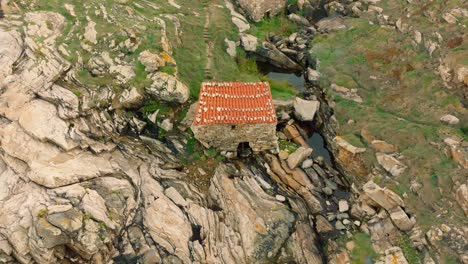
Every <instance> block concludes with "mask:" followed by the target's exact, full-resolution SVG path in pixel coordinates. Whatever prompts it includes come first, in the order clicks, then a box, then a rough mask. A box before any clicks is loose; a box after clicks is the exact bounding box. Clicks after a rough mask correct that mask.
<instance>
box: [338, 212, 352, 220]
mask: <svg viewBox="0 0 468 264" xmlns="http://www.w3.org/2000/svg"><path fill="white" fill-rule="evenodd" d="M336 217H337V218H338V219H346V218H349V215H348V214H347V213H341V214H337V215H336Z"/></svg>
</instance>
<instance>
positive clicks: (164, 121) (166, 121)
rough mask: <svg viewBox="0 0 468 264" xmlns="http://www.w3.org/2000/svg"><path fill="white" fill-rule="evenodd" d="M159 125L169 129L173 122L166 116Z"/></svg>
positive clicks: (172, 126)
mask: <svg viewBox="0 0 468 264" xmlns="http://www.w3.org/2000/svg"><path fill="white" fill-rule="evenodd" d="M159 127H161V129H163V130H164V131H171V130H172V129H173V128H174V124H173V123H172V120H171V119H170V118H166V119H164V120H163V121H162V122H161V123H160V124H159Z"/></svg>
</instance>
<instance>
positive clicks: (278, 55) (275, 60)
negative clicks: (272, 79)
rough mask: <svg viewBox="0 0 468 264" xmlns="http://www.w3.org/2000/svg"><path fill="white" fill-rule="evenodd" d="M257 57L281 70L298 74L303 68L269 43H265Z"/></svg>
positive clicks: (259, 49)
mask: <svg viewBox="0 0 468 264" xmlns="http://www.w3.org/2000/svg"><path fill="white" fill-rule="evenodd" d="M256 53H257V55H259V56H260V58H259V59H260V60H265V61H267V62H268V63H271V64H272V65H273V66H275V67H278V68H280V69H285V70H290V71H294V72H298V71H301V70H302V67H301V66H300V65H299V64H298V63H297V62H295V61H293V60H292V59H291V58H289V57H288V56H287V55H286V54H284V53H283V52H281V51H280V50H279V49H278V48H276V46H275V45H273V44H272V43H269V42H266V41H265V42H263V43H262V46H260V47H259V48H258V49H257V51H256Z"/></svg>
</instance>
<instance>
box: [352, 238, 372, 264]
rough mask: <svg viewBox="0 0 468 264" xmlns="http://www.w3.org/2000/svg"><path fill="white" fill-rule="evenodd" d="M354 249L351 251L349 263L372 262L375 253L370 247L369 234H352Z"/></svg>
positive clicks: (361, 263)
mask: <svg viewBox="0 0 468 264" xmlns="http://www.w3.org/2000/svg"><path fill="white" fill-rule="evenodd" d="M353 242H354V245H355V247H354V249H353V250H352V251H351V255H350V257H351V263H353V264H363V263H374V260H375V258H376V257H377V253H375V251H374V249H373V248H372V242H371V239H370V236H369V235H368V234H365V233H357V234H355V235H354V236H353Z"/></svg>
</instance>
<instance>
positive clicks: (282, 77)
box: [258, 63, 332, 164]
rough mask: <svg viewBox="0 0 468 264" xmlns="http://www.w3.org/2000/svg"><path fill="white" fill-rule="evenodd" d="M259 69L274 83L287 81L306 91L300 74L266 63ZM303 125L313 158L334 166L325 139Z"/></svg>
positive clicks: (309, 126)
mask: <svg viewBox="0 0 468 264" xmlns="http://www.w3.org/2000/svg"><path fill="white" fill-rule="evenodd" d="M258 68H259V70H260V72H262V73H263V74H265V76H267V77H268V78H269V79H271V80H273V81H281V82H284V81H286V82H288V83H289V84H290V85H291V86H292V87H294V88H296V89H297V90H298V91H299V92H302V91H304V90H305V81H304V77H303V76H302V74H300V73H292V72H284V71H281V70H280V69H277V68H275V67H272V66H271V65H268V64H265V63H258ZM303 125H304V126H305V127H306V129H305V130H306V131H307V135H308V137H309V138H308V143H309V145H310V146H311V147H312V148H313V149H314V152H312V157H314V158H318V157H320V156H321V157H323V160H324V161H325V162H326V163H328V164H332V162H331V155H330V152H329V151H328V150H327V148H326V146H325V139H324V138H323V136H322V135H321V134H319V133H318V132H317V131H315V130H314V129H313V125H311V124H303Z"/></svg>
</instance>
